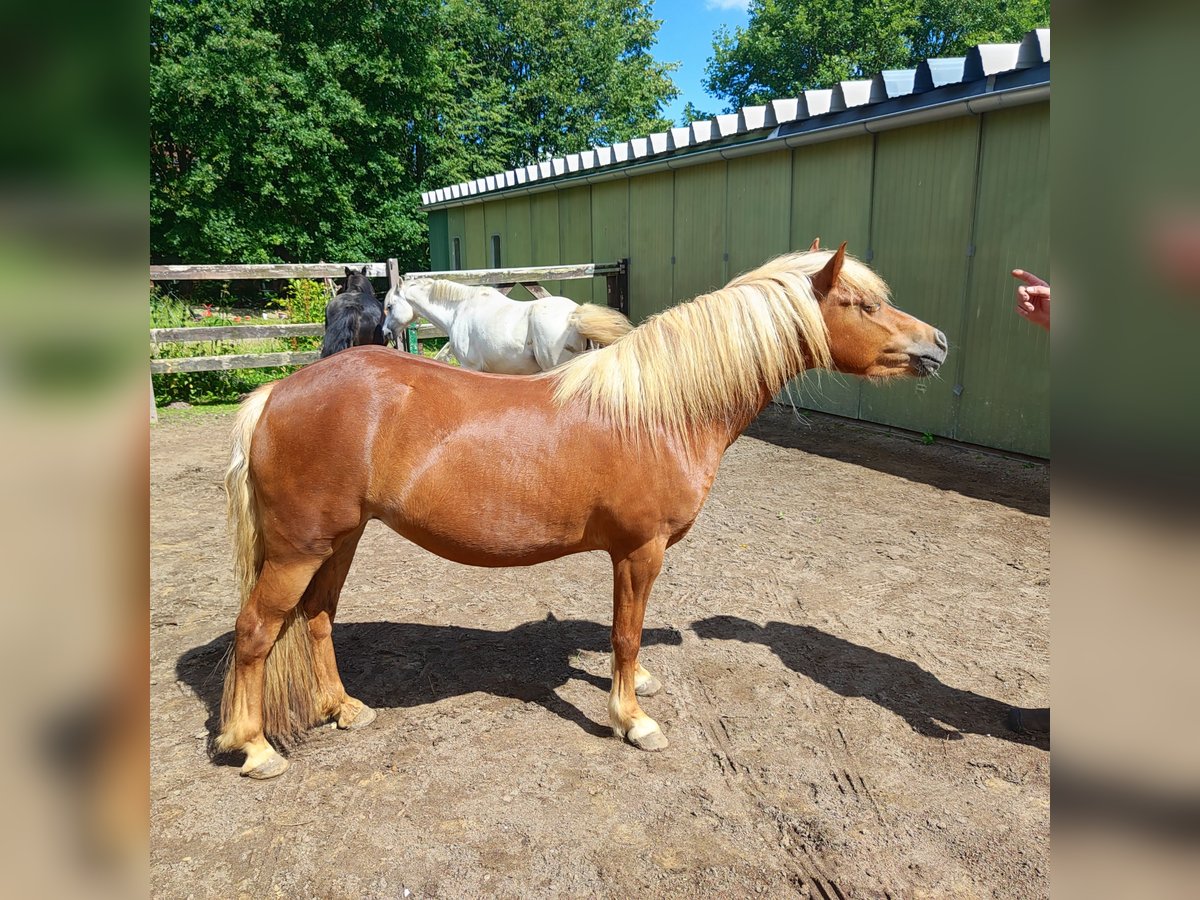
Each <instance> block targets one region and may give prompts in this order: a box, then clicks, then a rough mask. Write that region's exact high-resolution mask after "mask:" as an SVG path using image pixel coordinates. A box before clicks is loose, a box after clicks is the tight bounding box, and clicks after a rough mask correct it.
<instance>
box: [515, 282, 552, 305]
mask: <svg viewBox="0 0 1200 900" xmlns="http://www.w3.org/2000/svg"><path fill="white" fill-rule="evenodd" d="M521 287H523V288H525V290H527V291H529V293H530V294H531V295H532V296H533V299H534V300H541V299H542V298H543V297H549V296H550V292H549V291H548V290H546V289H545V288H544V287H542V286H541V285H540V284H538V283H537V282H536V281H522V282H521Z"/></svg>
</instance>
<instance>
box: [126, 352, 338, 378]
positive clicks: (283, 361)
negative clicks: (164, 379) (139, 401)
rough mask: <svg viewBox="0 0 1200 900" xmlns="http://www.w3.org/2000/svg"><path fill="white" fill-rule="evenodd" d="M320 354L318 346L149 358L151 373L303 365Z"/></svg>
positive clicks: (164, 373)
mask: <svg viewBox="0 0 1200 900" xmlns="http://www.w3.org/2000/svg"><path fill="white" fill-rule="evenodd" d="M320 358H321V352H320V351H319V350H304V351H296V352H286V353H234V354H230V355H228V356H179V357H173V358H171V359H152V360H150V374H152V375H173V374H175V373H177V372H222V371H226V370H230V369H264V368H267V367H268V366H304V365H308V364H309V363H311V362H316V361H317V360H318V359H320Z"/></svg>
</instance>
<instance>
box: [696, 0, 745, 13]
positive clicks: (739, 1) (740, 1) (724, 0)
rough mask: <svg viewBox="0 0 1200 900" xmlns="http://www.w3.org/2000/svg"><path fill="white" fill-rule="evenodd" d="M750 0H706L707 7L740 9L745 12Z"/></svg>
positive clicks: (705, 5) (705, 6)
mask: <svg viewBox="0 0 1200 900" xmlns="http://www.w3.org/2000/svg"><path fill="white" fill-rule="evenodd" d="M749 6H750V0H704V8H705V9H738V10H741V11H742V12H745V11H746V10H747V9H748V8H749Z"/></svg>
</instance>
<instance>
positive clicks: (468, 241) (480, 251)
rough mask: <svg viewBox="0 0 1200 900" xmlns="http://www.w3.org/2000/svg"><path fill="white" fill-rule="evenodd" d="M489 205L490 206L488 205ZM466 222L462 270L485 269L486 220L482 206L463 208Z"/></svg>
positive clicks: (464, 226)
mask: <svg viewBox="0 0 1200 900" xmlns="http://www.w3.org/2000/svg"><path fill="white" fill-rule="evenodd" d="M489 205H490V204H489ZM464 212H465V213H466V222H465V223H464V225H463V231H464V232H465V233H466V234H465V237H464V238H463V252H462V257H463V260H462V261H463V268H464V269H486V268H487V251H486V246H487V220H486V218H485V216H484V205H483V204H480V205H478V206H468V207H466V208H465V210H464Z"/></svg>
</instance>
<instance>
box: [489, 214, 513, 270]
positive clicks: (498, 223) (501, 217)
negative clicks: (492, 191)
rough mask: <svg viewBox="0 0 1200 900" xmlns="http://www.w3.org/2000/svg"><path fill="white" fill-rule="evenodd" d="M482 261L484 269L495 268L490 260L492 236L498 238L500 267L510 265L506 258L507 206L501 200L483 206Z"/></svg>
mask: <svg viewBox="0 0 1200 900" xmlns="http://www.w3.org/2000/svg"><path fill="white" fill-rule="evenodd" d="M483 221H484V238H485V243H484V259H486V260H487V263H486V268H489V269H493V268H496V265H495V261H494V260H493V259H492V235H494V234H496V235H499V236H500V265H501V266H507V265H511V263H510V261H509V257H508V204H507V203H505V202H504V201H503V200H491V201H489V202H487V203H484V204H483Z"/></svg>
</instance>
